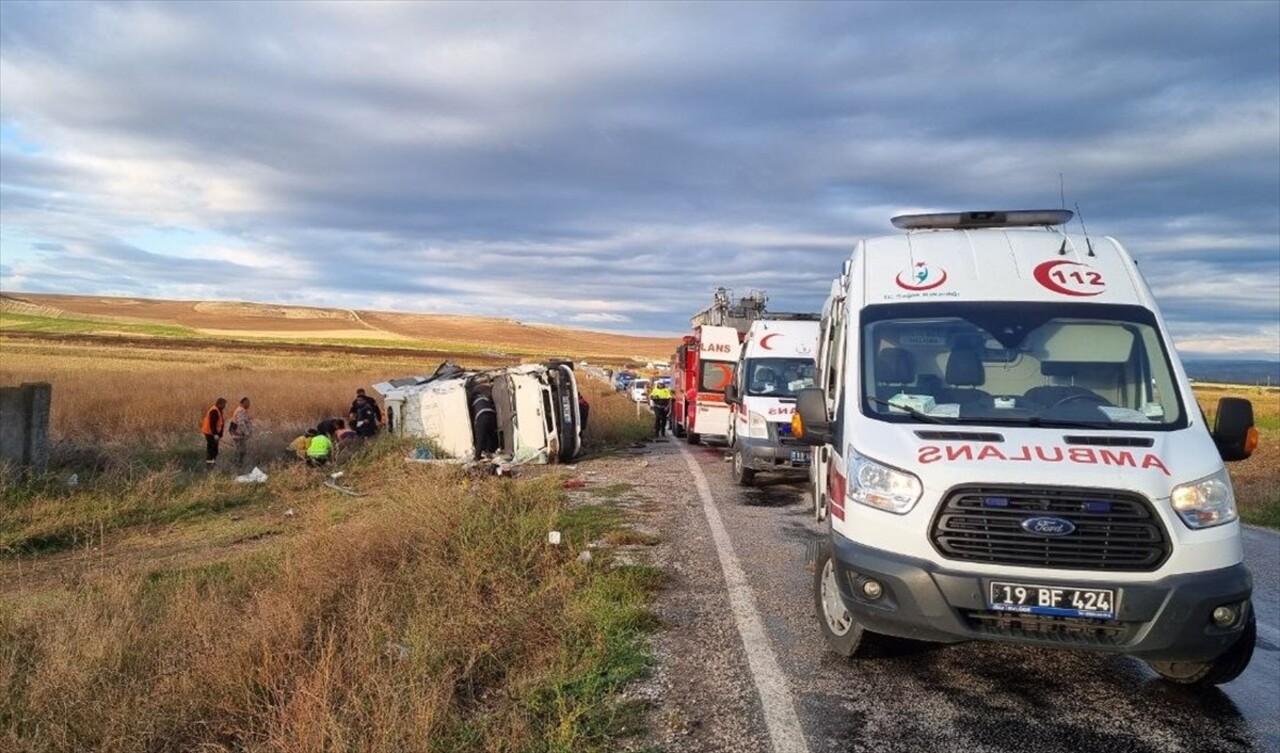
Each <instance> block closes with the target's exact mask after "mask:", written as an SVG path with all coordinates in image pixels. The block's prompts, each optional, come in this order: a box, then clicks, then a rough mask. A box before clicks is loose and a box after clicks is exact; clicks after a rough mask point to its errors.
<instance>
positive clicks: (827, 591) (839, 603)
mask: <svg viewBox="0 0 1280 753" xmlns="http://www.w3.org/2000/svg"><path fill="white" fill-rule="evenodd" d="M837 573H838V570H837V569H836V559H835V556H834V555H833V554H832V552H831V544H830V543H828V542H823V543H822V544H820V545H819V546H818V560H817V562H816V563H815V565H814V568H813V603H814V607H815V609H816V610H817V612H818V627H819V629H820V630H821V631H822V638H823V642H824V643H826V644H827V648H828V649H830V650H831V651H832V652H834V653H835V654H837V655H839V656H840V657H842V658H844V659H853V658H855V657H857V656H859V655H861V654H865V653H867V652H868V651H870V650H871V647H872V645H873V644H874V643H875V639H876V638H878V637H879V636H878V635H877V634H875V633H872V632H871V631H869V630H867V629H866V628H864V627H862V625H859V624H858V622H857V620H855V619H853V615H852V614H850V613H849V610H848V609H847V608H845V605H844V599H843V598H842V597H841V596H840V586H839V585H838V584H837V583H836V577H837Z"/></svg>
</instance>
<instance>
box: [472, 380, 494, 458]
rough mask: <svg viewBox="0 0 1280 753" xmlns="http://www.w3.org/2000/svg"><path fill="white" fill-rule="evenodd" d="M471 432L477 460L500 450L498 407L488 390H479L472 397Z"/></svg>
mask: <svg viewBox="0 0 1280 753" xmlns="http://www.w3.org/2000/svg"><path fill="white" fill-rule="evenodd" d="M471 434H472V438H473V440H474V442H475V448H476V456H475V459H476V460H479V459H480V457H481V456H482V455H486V454H488V455H492V454H493V453H495V452H497V451H498V409H497V407H496V406H494V404H493V397H491V396H490V395H489V394H488V393H487V392H477V393H476V394H475V396H474V397H472V398H471Z"/></svg>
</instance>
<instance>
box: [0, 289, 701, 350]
mask: <svg viewBox="0 0 1280 753" xmlns="http://www.w3.org/2000/svg"><path fill="white" fill-rule="evenodd" d="M113 325H114V326H113ZM122 325H127V326H122ZM0 330H3V331H6V332H40V333H44V334H79V335H104V334H112V335H114V334H122V335H139V336H152V335H154V336H160V337H197V338H213V339H227V340H278V341H293V342H297V343H312V342H328V343H333V344H349V345H358V344H376V343H387V344H388V345H405V346H415V347H421V348H428V349H433V350H443V351H450V352H456V353H477V354H481V353H485V352H489V353H496V354H511V355H515V356H526V357H548V356H566V357H569V358H573V359H575V360H577V359H583V358H585V359H590V360H593V361H600V362H613V361H616V362H623V361H629V360H632V359H639V360H648V359H659V360H664V359H667V358H669V357H670V355H671V354H672V352H674V351H675V347H676V345H677V342H678V341H677V338H675V337H671V338H662V337H638V336H631V335H619V334H611V333H605V332H594V331H590V330H579V329H570V328H566V327H551V326H544V325H529V324H522V323H520V322H517V321H514V320H511V319H502V318H495V317H468V316H452V315H443V314H408V313H392V312H380V311H355V310H351V309H322V308H315V307H308V306H279V305H267V304H260V303H238V302H224V301H162V300H146V299H134V298H104V297H98V296H63V295H47V294H35V293H6V294H5V295H4V296H3V297H2V298H0Z"/></svg>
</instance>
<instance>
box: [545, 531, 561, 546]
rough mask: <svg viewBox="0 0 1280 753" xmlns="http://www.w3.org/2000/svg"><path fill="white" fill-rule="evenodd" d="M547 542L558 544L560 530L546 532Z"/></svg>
mask: <svg viewBox="0 0 1280 753" xmlns="http://www.w3.org/2000/svg"><path fill="white" fill-rule="evenodd" d="M547 543H548V544H550V545H551V546H560V532H559V531H552V532H550V533H548V534H547Z"/></svg>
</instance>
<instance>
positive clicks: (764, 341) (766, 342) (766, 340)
mask: <svg viewBox="0 0 1280 753" xmlns="http://www.w3.org/2000/svg"><path fill="white" fill-rule="evenodd" d="M778 336H779V335H778V333H777V332H774V333H772V334H769V335H765V336H764V337H762V338H760V347H762V348H764V349H765V350H773V347H772V346H771V345H769V340H770V339H772V338H774V337H778Z"/></svg>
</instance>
